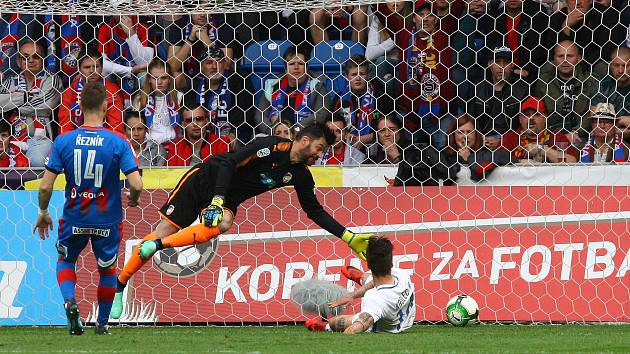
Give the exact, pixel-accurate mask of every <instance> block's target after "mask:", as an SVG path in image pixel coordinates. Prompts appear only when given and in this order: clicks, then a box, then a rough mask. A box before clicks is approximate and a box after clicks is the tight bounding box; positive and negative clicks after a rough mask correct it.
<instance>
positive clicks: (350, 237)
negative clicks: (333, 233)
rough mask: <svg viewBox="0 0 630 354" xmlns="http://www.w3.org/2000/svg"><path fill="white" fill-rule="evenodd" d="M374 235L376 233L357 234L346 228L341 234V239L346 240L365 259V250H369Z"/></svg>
mask: <svg viewBox="0 0 630 354" xmlns="http://www.w3.org/2000/svg"><path fill="white" fill-rule="evenodd" d="M372 237H374V234H355V233H354V232H352V231H349V230H346V231H344V232H343V235H341V239H342V240H344V241H346V243H347V244H348V246H350V248H352V250H353V251H354V252H355V253H356V254H357V256H359V258H361V259H362V260H364V261H365V260H366V259H365V251H366V250H367V246H368V241H369V240H370V238H372Z"/></svg>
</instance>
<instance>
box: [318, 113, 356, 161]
mask: <svg viewBox="0 0 630 354" xmlns="http://www.w3.org/2000/svg"><path fill="white" fill-rule="evenodd" d="M326 125H327V126H328V128H330V130H332V131H333V132H334V133H335V143H334V144H332V145H331V146H329V147H328V149H327V150H326V151H324V154H323V155H322V157H321V158H320V159H319V160H317V161H316V162H315V164H316V165H360V164H361V163H363V161H364V160H365V154H364V153H362V152H361V150H359V149H356V148H354V147H353V146H352V145H351V144H350V142H349V141H348V136H347V128H348V123H347V122H346V118H345V117H344V114H343V113H341V112H339V111H338V112H336V113H335V114H334V115H333V116H332V120H330V121H328V122H326Z"/></svg>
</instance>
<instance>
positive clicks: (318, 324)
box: [304, 317, 330, 332]
mask: <svg viewBox="0 0 630 354" xmlns="http://www.w3.org/2000/svg"><path fill="white" fill-rule="evenodd" d="M304 326H305V327H306V328H307V329H308V330H309V331H313V332H321V331H326V330H328V331H330V325H328V322H326V321H324V320H323V319H322V318H321V317H315V318H311V319H310V320H308V321H306V322H304Z"/></svg>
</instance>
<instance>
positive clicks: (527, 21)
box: [486, 0, 550, 82]
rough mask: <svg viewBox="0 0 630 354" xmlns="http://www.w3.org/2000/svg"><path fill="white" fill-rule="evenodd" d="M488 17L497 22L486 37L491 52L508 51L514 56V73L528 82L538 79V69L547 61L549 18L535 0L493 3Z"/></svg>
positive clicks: (507, 0)
mask: <svg viewBox="0 0 630 354" xmlns="http://www.w3.org/2000/svg"><path fill="white" fill-rule="evenodd" d="M488 14H489V15H490V16H491V17H493V18H495V19H496V20H495V21H496V22H495V27H494V31H492V32H491V33H490V34H489V35H488V36H487V37H486V45H487V46H488V48H496V47H501V46H504V45H505V46H507V47H509V48H510V49H511V50H512V52H513V53H514V64H515V73H516V74H517V75H520V76H522V77H523V78H525V79H526V80H527V81H528V82H533V81H535V80H536V78H537V77H538V70H539V68H540V67H541V66H542V65H543V64H544V63H545V62H546V61H547V58H548V56H549V49H548V48H550V45H549V43H547V42H548V37H549V36H548V35H547V32H548V28H549V15H548V14H547V12H546V11H545V8H544V6H543V5H542V4H540V3H539V2H537V1H534V0H504V1H491V2H490V3H489V10H488Z"/></svg>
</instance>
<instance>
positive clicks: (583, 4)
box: [550, 0, 628, 65]
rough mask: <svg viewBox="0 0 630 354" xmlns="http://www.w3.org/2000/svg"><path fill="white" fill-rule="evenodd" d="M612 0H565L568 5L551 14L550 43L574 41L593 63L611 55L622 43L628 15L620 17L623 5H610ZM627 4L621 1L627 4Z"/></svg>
mask: <svg viewBox="0 0 630 354" xmlns="http://www.w3.org/2000/svg"><path fill="white" fill-rule="evenodd" d="M611 2H612V1H611V0H598V1H595V4H593V0H566V4H567V6H566V7H564V8H562V9H561V10H560V11H558V12H556V13H554V14H553V15H552V16H551V29H552V31H550V35H551V39H550V40H551V43H559V42H562V41H564V40H570V41H573V42H575V43H576V44H577V45H578V46H579V47H580V48H581V49H582V50H583V52H584V60H585V61H586V63H588V64H590V65H594V64H595V63H596V62H597V61H599V60H601V59H602V58H608V57H609V56H610V53H611V51H612V49H613V47H614V46H615V45H616V46H618V45H620V44H621V43H623V41H624V38H625V32H626V30H627V27H628V18H626V20H625V25H624V21H623V17H621V18H620V12H621V11H620V10H623V8H622V6H625V7H627V6H628V2H627V1H620V2H618V3H619V8H617V7H616V6H614V5H613V6H611ZM624 3H625V5H622V4H624Z"/></svg>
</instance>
